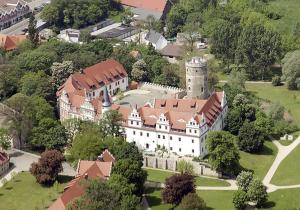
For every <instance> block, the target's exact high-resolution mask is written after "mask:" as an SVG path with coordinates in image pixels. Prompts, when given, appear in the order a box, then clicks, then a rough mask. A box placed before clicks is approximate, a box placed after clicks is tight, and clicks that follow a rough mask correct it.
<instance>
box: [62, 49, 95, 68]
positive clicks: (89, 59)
mask: <svg viewBox="0 0 300 210" xmlns="http://www.w3.org/2000/svg"><path fill="white" fill-rule="evenodd" d="M63 60H64V61H65V62H67V61H69V62H72V64H73V68H74V70H73V71H75V70H76V71H78V70H80V69H84V68H86V67H88V66H91V65H94V64H95V63H97V61H98V56H97V55H96V54H95V53H94V52H91V51H88V50H85V49H82V50H79V51H75V52H73V53H68V54H65V55H64V58H63Z"/></svg>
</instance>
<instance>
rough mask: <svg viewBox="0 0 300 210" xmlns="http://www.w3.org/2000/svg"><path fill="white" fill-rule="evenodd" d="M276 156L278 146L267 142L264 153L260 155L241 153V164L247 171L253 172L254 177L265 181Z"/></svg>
mask: <svg viewBox="0 0 300 210" xmlns="http://www.w3.org/2000/svg"><path fill="white" fill-rule="evenodd" d="M276 154H277V148H276V146H275V145H274V144H273V143H272V142H270V141H265V145H264V148H263V151H262V152H261V153H259V154H250V153H247V152H243V151H241V152H240V155H241V159H240V164H241V165H242V167H243V168H245V169H249V170H253V172H254V176H256V177H258V178H260V179H263V178H264V176H265V175H266V174H267V172H268V170H269V168H270V167H271V165H272V163H273V161H274V159H275V157H276Z"/></svg>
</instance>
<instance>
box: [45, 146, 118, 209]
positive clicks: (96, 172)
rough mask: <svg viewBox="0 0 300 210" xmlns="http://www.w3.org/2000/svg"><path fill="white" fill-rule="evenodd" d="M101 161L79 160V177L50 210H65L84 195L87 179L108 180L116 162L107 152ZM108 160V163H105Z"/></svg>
mask: <svg viewBox="0 0 300 210" xmlns="http://www.w3.org/2000/svg"><path fill="white" fill-rule="evenodd" d="M101 157H105V158H103V159H101V160H96V161H89V160H79V162H78V167H77V175H76V177H75V179H73V180H72V181H71V182H69V184H68V185H67V186H66V187H65V189H64V192H63V194H62V195H61V196H60V197H59V198H58V199H57V200H56V201H55V202H54V203H53V204H52V205H51V206H50V207H49V208H48V210H65V209H66V207H67V205H68V204H69V203H71V202H72V201H73V200H74V199H76V198H78V197H80V196H81V195H83V193H84V189H83V187H82V182H83V181H84V180H86V179H96V178H100V179H108V178H109V177H110V174H111V170H112V165H113V162H114V161H115V158H114V157H113V155H112V154H111V153H110V152H109V151H108V150H105V151H104V152H103V153H102V154H101ZM105 160H107V161H105Z"/></svg>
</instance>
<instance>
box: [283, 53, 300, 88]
mask: <svg viewBox="0 0 300 210" xmlns="http://www.w3.org/2000/svg"><path fill="white" fill-rule="evenodd" d="M282 63H283V66H282V73H283V76H282V77H283V79H284V80H285V81H286V83H287V87H288V89H291V90H297V89H298V90H299V89H300V50H296V51H293V52H289V53H287V54H286V55H285V57H284V59H283V60H282Z"/></svg>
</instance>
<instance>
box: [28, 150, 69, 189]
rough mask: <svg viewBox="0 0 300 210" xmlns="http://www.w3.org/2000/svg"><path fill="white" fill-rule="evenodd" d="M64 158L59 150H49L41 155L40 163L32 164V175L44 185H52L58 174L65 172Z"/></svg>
mask: <svg viewBox="0 0 300 210" xmlns="http://www.w3.org/2000/svg"><path fill="white" fill-rule="evenodd" d="M63 160H64V156H63V155H62V154H61V153H60V152H59V151H57V150H48V151H45V152H43V153H42V154H41V157H40V158H39V160H38V162H37V163H36V162H34V163H32V164H31V167H30V169H29V171H30V173H31V174H32V175H33V176H34V177H35V178H36V181H37V182H38V183H40V184H43V185H52V184H53V183H54V182H55V180H57V177H58V174H59V173H60V172H62V171H63V167H62V161H63Z"/></svg>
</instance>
